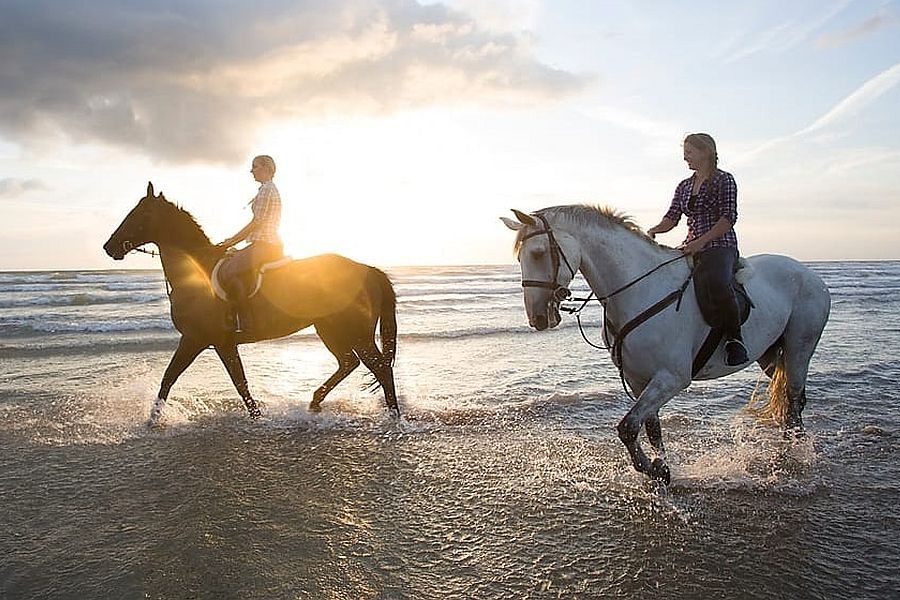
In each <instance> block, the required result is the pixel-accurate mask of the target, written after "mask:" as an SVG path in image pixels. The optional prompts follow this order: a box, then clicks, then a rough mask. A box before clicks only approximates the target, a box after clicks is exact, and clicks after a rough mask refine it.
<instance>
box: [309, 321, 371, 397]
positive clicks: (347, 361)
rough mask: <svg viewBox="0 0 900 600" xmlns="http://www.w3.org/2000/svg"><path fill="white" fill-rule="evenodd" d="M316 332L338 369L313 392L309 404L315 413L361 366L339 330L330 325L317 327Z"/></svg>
mask: <svg viewBox="0 0 900 600" xmlns="http://www.w3.org/2000/svg"><path fill="white" fill-rule="evenodd" d="M316 332H317V333H318V334H319V339H321V340H322V343H323V344H325V347H326V348H328V350H329V352H331V353H332V354H333V355H334V357H335V358H336V359H337V361H338V369H337V371H335V372H334V374H333V375H332V376H331V377H329V378H328V379H326V380H325V383H323V384H322V385H320V386H319V387H318V389H316V391H315V392H313V399H312V402H310V403H309V410H310V411H313V412H315V411H318V410H319V405H320V404H322V400H324V399H325V396H327V395H328V392H330V391H331V390H333V389H334V388H335V387H337V385H338V384H339V383H340V382H342V381H343V380H344V379H345V378H346V377H347V375H349V374H350V373H352V372H353V370H354V369H355V368H356V367H358V366H359V359H358V358H356V355H355V354H354V353H353V348H352V346H351V345H350V344H349V343H347V342H346V341H345V340H344V339H343V336H341V334H340V330H339V329H337V328H335V327H332V326H328V325H316Z"/></svg>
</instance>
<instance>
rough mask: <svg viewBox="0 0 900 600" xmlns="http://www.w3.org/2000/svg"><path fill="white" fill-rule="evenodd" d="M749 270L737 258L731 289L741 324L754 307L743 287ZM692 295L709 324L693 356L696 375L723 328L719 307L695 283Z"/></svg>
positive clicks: (714, 348)
mask: <svg viewBox="0 0 900 600" xmlns="http://www.w3.org/2000/svg"><path fill="white" fill-rule="evenodd" d="M751 272H752V269H751V268H750V266H749V265H748V264H747V262H746V261H745V260H744V259H743V258H741V259H739V260H738V264H737V268H736V269H735V276H734V278H732V280H731V289H732V291H733V292H734V298H735V300H736V301H737V305H738V315H739V316H740V323H741V325H743V324H744V322H746V321H747V318H748V317H749V316H750V310H751V309H753V308H754V307H755V305H754V304H753V300H752V299H751V298H750V294H748V293H747V290H746V288H745V287H744V281H746V280H747V279H748V278H749V276H750V273H751ZM694 296H695V297H696V298H697V305H698V306H699V307H700V314H702V315H703V320H704V321H706V324H707V325H709V326H710V331H709V334H708V335H707V336H706V340H704V341H703V345H702V346H700V350H699V351H698V352H697V356H695V357H694V363H693V368H692V375H697V373H699V372H700V369H702V368H703V366H704V365H705V364H706V362H707V361H708V360H709V358H710V357H711V356H712V355H713V352H715V351H716V348H718V347H719V344H720V343H721V342H722V336H723V335H724V329H723V328H722V313H721V310H720V307H719V306H717V305H715V304H713V303H712V302H710V300H709V298H708V297H707V296H706V295H705V294H703V293H702V291H701V290H700V289H699V288H698V286H696V285H695V286H694Z"/></svg>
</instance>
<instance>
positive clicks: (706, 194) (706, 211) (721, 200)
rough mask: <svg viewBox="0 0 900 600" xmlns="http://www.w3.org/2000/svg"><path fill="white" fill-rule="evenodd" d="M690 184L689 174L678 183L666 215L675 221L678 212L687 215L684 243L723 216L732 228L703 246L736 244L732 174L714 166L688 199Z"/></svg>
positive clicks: (677, 217)
mask: <svg viewBox="0 0 900 600" xmlns="http://www.w3.org/2000/svg"><path fill="white" fill-rule="evenodd" d="M693 185H694V176H693V175H692V176H691V177H688V178H687V179H685V180H684V181H682V182H681V183H679V184H678V187H677V188H675V197H674V198H672V204H671V206H669V212H667V213H666V218H667V219H669V220H671V221H673V222H674V223H675V224H676V225H677V224H678V221H679V220H681V215H687V226H688V235H687V238H685V240H684V243H685V244H687V243H688V242H690V241H692V240H695V239H697V238H698V237H700V236H701V235H703V234H704V233H706V232H707V231H709V230H710V229H712V228H713V225H715V224H716V222H717V221H718V220H719V219H720V218H722V217H725V218H726V219H728V220H729V221H730V222H731V225H732V228H731V229H729V230H728V231H727V232H726V233H725V235H723V236H721V237H719V238H716V239H714V240H712V241H711V242H709V243H708V244H706V246H705V247H706V248H737V246H738V243H737V235H736V234H735V233H734V224H735V223H736V222H737V184H736V183H735V182H734V177H732V175H731V173H726V172H725V171H720V170H718V169H717V170H716V172H715V174H714V175H713V176H712V177H710V178H709V179H707V180H706V181H704V182H703V183H702V184H701V185H700V190H699V192H698V193H697V196H696V198H695V200H694V201H693V202H691V189H692V188H693Z"/></svg>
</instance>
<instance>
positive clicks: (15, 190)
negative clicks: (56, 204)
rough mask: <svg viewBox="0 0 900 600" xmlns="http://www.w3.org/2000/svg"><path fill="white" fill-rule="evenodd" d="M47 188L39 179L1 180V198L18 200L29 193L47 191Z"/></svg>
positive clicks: (8, 178)
mask: <svg viewBox="0 0 900 600" xmlns="http://www.w3.org/2000/svg"><path fill="white" fill-rule="evenodd" d="M46 189H47V186H46V185H44V183H43V182H41V181H38V180H37V179H19V178H16V177H6V178H4V179H0V198H18V197H19V196H22V195H24V194H26V193H28V192H36V191H41V190H46Z"/></svg>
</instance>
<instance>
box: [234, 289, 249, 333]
mask: <svg viewBox="0 0 900 600" xmlns="http://www.w3.org/2000/svg"><path fill="white" fill-rule="evenodd" d="M235 306H236V307H237V323H238V324H237V328H236V330H237V331H243V332H246V331H250V330H252V329H253V327H254V319H253V309H252V308H251V306H250V299H249V298H247V297H246V296H242V297H240V298H239V299H238V300H237V301H236V302H235Z"/></svg>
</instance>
